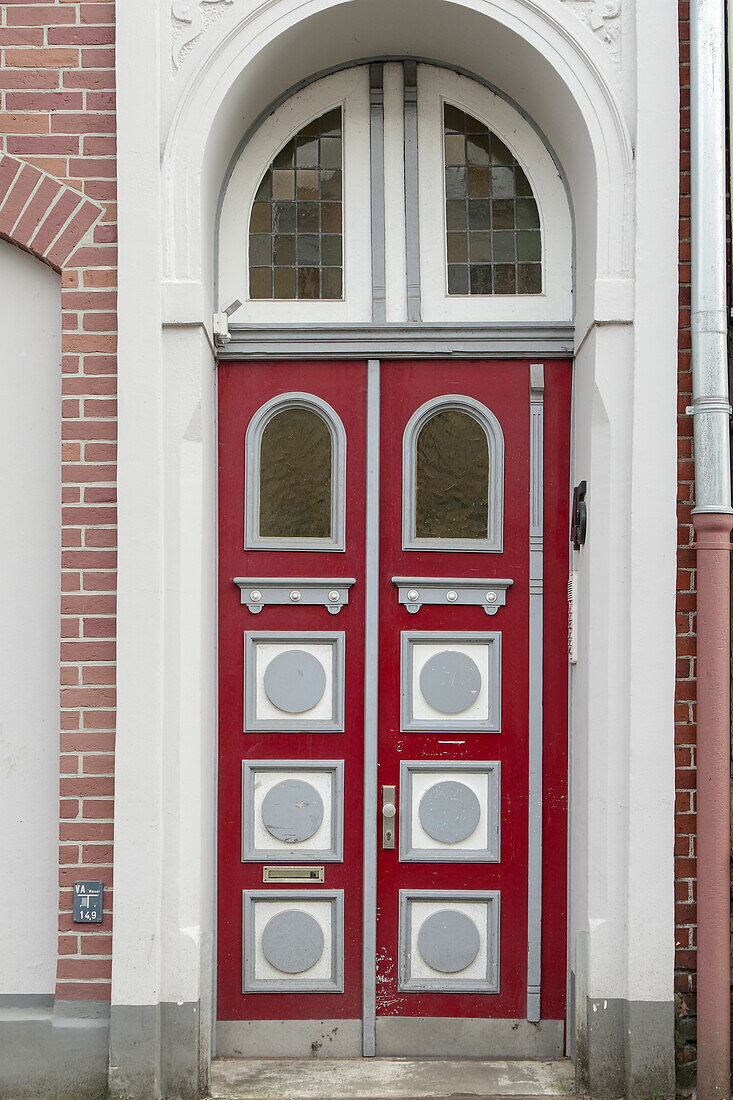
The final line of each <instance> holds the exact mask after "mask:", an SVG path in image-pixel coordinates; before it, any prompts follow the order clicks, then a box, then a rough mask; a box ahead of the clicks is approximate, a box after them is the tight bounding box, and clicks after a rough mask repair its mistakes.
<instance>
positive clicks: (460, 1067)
mask: <svg viewBox="0 0 733 1100" xmlns="http://www.w3.org/2000/svg"><path fill="white" fill-rule="evenodd" d="M574 1092H575V1077H574V1069H573V1064H572V1062H570V1061H569V1059H565V1058H563V1059H557V1060H552V1061H541V1060H536V1061H535V1060H533V1061H523V1060H519V1059H517V1060H512V1061H474V1060H471V1061H469V1060H461V1061H456V1060H453V1059H440V1060H438V1059H420V1060H411V1059H408V1058H343V1059H336V1058H318V1059H316V1058H309V1059H306V1058H216V1059H214V1061H213V1062H212V1066H211V1096H212V1100H479V1098H480V1100H489V1098H493V1097H512V1098H513V1100H529V1098H534V1097H541V1096H542V1097H553V1098H555V1100H560V1098H563V1100H564V1098H570V1097H572V1096H573V1095H574Z"/></svg>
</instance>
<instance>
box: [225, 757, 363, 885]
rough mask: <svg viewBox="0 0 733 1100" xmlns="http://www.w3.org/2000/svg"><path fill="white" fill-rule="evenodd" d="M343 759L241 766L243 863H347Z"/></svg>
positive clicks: (261, 763) (260, 762) (247, 762)
mask: <svg viewBox="0 0 733 1100" xmlns="http://www.w3.org/2000/svg"><path fill="white" fill-rule="evenodd" d="M343 791H344V764H343V761H342V760H312V761H307V760H245V761H243V763H242V862H243V863H261V862H265V861H267V862H270V861H271V862H275V863H276V862H282V863H292V862H293V860H295V861H303V862H309V863H310V862H314V863H315V862H331V863H333V862H340V861H341V860H342V859H343V832H344V830H343V818H344V796H343Z"/></svg>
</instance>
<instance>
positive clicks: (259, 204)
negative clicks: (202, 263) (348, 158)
mask: <svg viewBox="0 0 733 1100" xmlns="http://www.w3.org/2000/svg"><path fill="white" fill-rule="evenodd" d="M341 131H342V126H341V108H340V107H335V108H334V109H333V110H331V111H328V112H327V113H326V114H325V115H322V116H321V117H320V118H317V119H315V120H314V121H313V122H309V123H308V125H307V126H304V127H303V129H302V130H301V131H300V132H299V133H298V134H297V135H296V136H295V137H294V138H291V140H290V141H289V142H288V143H287V145H285V146H283V148H282V149H281V150H280V152H279V153H278V154H277V156H276V157H275V159H274V160H273V162H272V164H271V165H270V167H269V168H268V169H267V171H266V172H265V174H264V176H263V177H262V180H261V182H260V185H259V187H258V189H257V193H256V195H255V199H254V202H253V204H252V213H251V215H250V222H249V296H250V298H255V299H263V298H275V299H298V298H303V299H318V298H341V297H342V295H343V232H342V211H343V198H342V193H343V187H342V132H341Z"/></svg>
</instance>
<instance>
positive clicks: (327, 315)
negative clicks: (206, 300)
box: [218, 66, 372, 324]
mask: <svg viewBox="0 0 733 1100" xmlns="http://www.w3.org/2000/svg"><path fill="white" fill-rule="evenodd" d="M334 107H341V109H342V111H343V131H342V140H343V177H342V179H343V195H342V200H343V272H344V281H343V298H342V299H337V300H331V299H329V300H324V299H320V298H318V299H308V300H306V299H297V300H293V299H282V298H278V299H274V300H273V299H264V300H263V299H250V298H249V296H248V295H249V220H250V212H251V209H252V203H253V202H254V197H255V194H256V192H257V188H258V187H259V185H260V181H261V179H262V177H263V176H264V174H265V172H266V171H267V170H268V168H269V166H270V164H271V163H272V161H273V159H274V158H275V156H276V155H277V153H278V152H279V151H280V150H281V149H282V148H283V146H284V145H286V144H287V143H288V141H290V139H291V138H292V137H295V135H296V134H298V133H299V131H300V130H302V129H303V127H304V126H306V125H307V124H308V123H309V122H312V121H313V119H316V118H320V116H321V115H324V114H325V113H326V112H327V111H330V110H332V109H333V108H334ZM369 158H370V150H369V67H368V66H365V67H359V68H350V69H345V70H343V71H342V72H338V73H333V74H332V75H331V76H327V77H324V78H323V79H322V80H318V81H316V82H315V83H314V84H310V85H309V86H308V87H307V88H303V89H302V91H300V92H296V93H295V94H294V95H293V96H291V97H290V98H289V99H288V100H286V101H285V103H283V104H281V106H280V107H278V109H277V110H276V111H274V112H273V114H272V115H270V117H269V118H267V119H265V121H264V122H263V123H262V125H261V126H260V127H259V129H257V130H256V131H255V133H254V134H253V135H252V137H251V139H250V140H249V141H248V142H247V144H246V145H245V147H244V149H243V150H242V153H241V155H240V157H239V160H238V161H237V163H236V165H235V167H234V170H233V172H232V176H231V179H230V181H229V185H228V187H227V189H226V193H225V195H224V200H223V203H222V210H221V219H220V225H219V295H218V296H219V302H220V303H221V305H222V306H226V305H227V304H228V303H229V302H231V301H234V300H235V299H237V298H238V299H239V300H240V301H241V302H242V303H243V305H242V306H241V307H240V308H239V309H237V310H236V312H235V313H233V314H232V318H231V319H232V322H234V323H235V324H246V323H258V324H267V323H278V324H287V323H295V324H300V323H306V324H307V323H324V322H325V323H329V322H335V323H338V322H347V321H368V320H370V319H371V310H372V280H371V269H372V268H371V216H370V213H371V212H370V204H371V196H370V160H369Z"/></svg>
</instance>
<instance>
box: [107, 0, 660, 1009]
mask: <svg viewBox="0 0 733 1100" xmlns="http://www.w3.org/2000/svg"><path fill="white" fill-rule="evenodd" d="M202 6H203V5H202ZM225 8H226V10H225ZM222 11H223V14H222V16H221V18H220V19H219V21H218V22H217V23H215V24H214V25H213V29H212V30H211V31H210V32H209V33H208V34H204V35H203V36H202V37H201V38H200V39H199V40H198V41H197V42H196V43H194V45H193V47H192V49H191V52H190V54H189V55H187V56H186V55H184V56H183V57H182V59H181V61H180V67H179V68H178V69H177V70H176V72H175V74H173V73H172V71H171V68H170V58H169V47H170V39H169V35H170V16H169V8H168V4H167V3H166V2H164V0H160V5H159V8H158V10H157V11H156V10H155V9H154V7H153V5H150V4H147V3H145V2H143V0H134V2H133V0H130V3H128V4H125V5H124V6H122V8H121V10H120V12H119V27H118V57H119V110H120V115H119V150H120V169H119V170H120V233H121V245H120V265H121V266H120V456H119V460H120V467H119V477H120V512H119V518H120V576H119V636H120V648H119V712H118V750H117V751H118V763H117V775H118V779H117V784H118V786H117V806H116V814H117V819H116V853H115V893H116V897H115V910H116V911H115V933H114V935H115V944H114V951H115V953H114V964H113V1001H114V1003H117V1004H130V1005H135V1004H149V1003H154V1002H156V1001H158V1000H181V1001H192V1000H193V1001H195V1000H198V999H199V998H206V997H207V996H208V994H209V992H210V989H211V972H210V969H209V961H208V958H209V956H208V955H207V952H208V951H209V950H210V946H211V942H212V939H211V938H212V934H213V931H214V895H213V891H214V870H213V868H214V858H215V857H214V835H215V826H214V822H215V744H216V738H215V717H214V714H215V708H214V703H215V688H214V685H215V667H216V653H215V605H214V583H215V563H216V546H215V506H214V503H215V468H216V464H215V446H214V440H215V422H214V408H215V374H214V369H213V352H212V349H211V344H210V338H209V333H210V319H211V314H212V311H213V294H214V277H213V262H214V261H213V258H214V248H213V239H214V229H215V221H216V208H217V199H218V195H219V191H220V187H221V182H222V180H223V178H224V175H225V172H226V168H227V165H228V163H229V161H230V158H231V156H232V154H233V153H234V150H235V148H236V145H237V142H238V140H239V138H240V137H241V135H242V134H243V133H244V132H245V131H246V130H247V128H248V127H249V126H250V125H251V124H252V123H253V122H254V121H255V119H257V117H258V116H259V115H260V113H261V112H262V111H263V110H264V109H265V108H266V107H267V105H268V104H269V103H271V102H272V101H273V100H275V99H276V98H277V96H278V95H280V94H281V93H282V92H284V91H285V90H286V85H291V84H293V83H296V82H297V81H299V80H301V79H306V78H307V77H308V76H309V75H310V74H313V73H316V72H319V71H322V70H324V69H327V68H329V67H332V66H335V65H338V64H343V63H346V62H349V61H351V60H355V59H358V58H363V57H369V56H379V55H382V56H384V55H392V56H400V55H405V54H407V55H410V54H412V55H417V56H421V57H425V58H431V59H434V60H436V61H438V62H441V61H442V62H445V63H447V64H451V65H457V66H460V67H463V68H465V69H466V70H467V71H470V72H474V73H476V74H477V75H479V76H480V77H482V78H484V79H486V80H488V81H490V83H491V84H493V85H494V86H496V87H499V88H501V89H502V91H503V92H504V93H505V94H506V95H508V96H509V97H510V98H512V99H513V100H514V101H516V102H517V103H519V104H520V105H521V107H522V108H523V110H524V111H525V112H526V113H527V114H528V115H529V116H530V117H531V118H532V119H533V120H534V122H535V124H536V125H537V126H538V128H539V129H540V130H541V131H542V132H543V133H544V134H545V135H546V138H547V140H548V141H549V143H550V145H551V146H552V147H553V149H554V152H555V154H556V156H557V158H558V161H559V163H560V164H562V166H563V169H564V171H565V174H566V176H567V180H568V183H569V188H570V192H571V196H572V201H573V207H574V216H575V233H576V245H577V252H576V261H577V267H576V309H577V314H576V318H577V319H576V331H577V346H578V348H579V351H578V355H577V361H576V390H575V415H574V425H575V427H574V436H573V447H574V480H575V481H578V480H580V479H581V478H586V479H587V480H588V484H589V494H588V504H589V513H590V522H589V536H588V543H587V545H586V547H585V548H584V549H583V551H582V552H581V553H580V554H578V555H576V561H575V564H576V567H577V569H578V572H579V582H580V583H579V592H580V635H579V649H580V654H581V657H580V662H579V664H578V666H577V669H576V670H575V673H574V676H573V682H572V699H571V712H572V761H573V764H572V775H571V800H572V816H571V843H570V879H571V891H570V902H571V906H570V929H569V955H570V959H569V963H570V966H571V968H572V969H573V970H574V971H575V972H576V975H577V977H578V983H577V988H576V996H577V999H578V1001H579V1003H584V1000H585V996H586V995H589V996H592V997H609V998H612V997H613V998H615V997H620V998H628V999H630V1000H641V1001H644V1000H650V1001H659V1000H663V1001H671V999H672V968H673V950H674V937H673V928H674V919H673V897H672V886H673V848H672V832H673V816H672V815H673V802H674V777H673V688H674V589H675V572H674V545H675V518H674V502H675V495H676V467H675V407H676V406H675V394H676V294H677V281H676V278H677V277H676V262H675V253H676V203H677V183H678V161H677V156H678V153H677V142H678V129H677V127H678V115H677V98H676V87H677V39H676V17H675V11H674V7H673V6H672V5H669V4H668V3H666V2H665V0H645V3H644V4H637V5H635V6H633V7H632V6H630V5H629V6H626V7H625V8H624V12H625V16H624V18H625V23H624V49H625V53H624V58H623V63H622V64H620V65H619V66H617V67H615V68H614V66H613V64H612V63H611V60H610V59H609V57H608V55H607V54H606V53H605V52H604V49H603V46H602V44H601V40H600V38H599V37H598V36H597V35H595V34H594V33H593V32H592V31H591V30H590V29H589V28H588V27H587V26H585V25H583V24H582V23H581V22H580V21H579V20H576V19H575V16H574V15H573V14H572V9H571V7H570V5H567V4H564V3H562V2H561V0H543V3H542V4H539V3H537V2H535V0H456V2H453V3H449V2H447V0H421V2H419V3H418V0H404V2H403V3H401V4H399V5H395V4H394V3H393V2H388V0H351V2H349V3H343V2H340V0H309V2H307V3H297V2H296V0H270V2H268V3H263V4H257V5H254V6H251V5H245V4H243V3H241V2H240V0H235V3H233V4H232V5H231V6H230V5H226V6H225V5H222ZM637 72H638V73H639V74H640V75H639V77H638V79H637V75H636V74H637ZM285 74H286V75H285ZM154 107H155V108H157V110H155V109H154ZM632 143H633V144H632ZM161 149H162V150H163V157H162V166H161V161H160V150H161ZM637 227H638V235H637V234H636V229H637ZM158 303H160V310H159V306H158Z"/></svg>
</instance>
